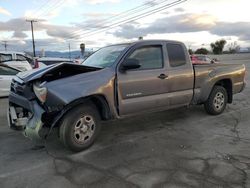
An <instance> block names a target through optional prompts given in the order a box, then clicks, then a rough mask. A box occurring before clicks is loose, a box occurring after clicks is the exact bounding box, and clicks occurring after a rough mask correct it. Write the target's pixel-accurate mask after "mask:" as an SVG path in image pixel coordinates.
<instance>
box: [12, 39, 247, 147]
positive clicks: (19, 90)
mask: <svg viewBox="0 0 250 188" xmlns="http://www.w3.org/2000/svg"><path fill="white" fill-rule="evenodd" d="M245 72H246V69H245V66H244V65H238V64H230V65H227V64H206V65H192V63H191V61H190V58H189V55H188V52H187V49H186V47H185V45H184V44H183V43H181V42H177V41H164V40H150V41H146V40H144V41H137V42H133V43H126V44H117V45H112V46H107V47H104V48H101V49H100V50H98V51H97V52H95V53H94V54H92V55H91V56H90V57H89V58H87V59H86V60H85V61H84V62H83V65H77V64H68V63H60V64H56V65H54V66H49V67H45V68H43V69H38V70H37V71H33V72H30V73H29V74H27V73H19V74H18V75H17V77H16V78H15V79H14V80H13V82H12V87H11V93H10V96H9V109H10V110H9V122H10V123H9V125H10V127H12V128H16V127H23V128H24V134H25V135H26V136H27V137H29V138H31V139H33V140H38V139H41V138H45V136H47V135H49V133H50V131H51V130H52V129H53V128H54V127H59V130H60V131H59V132H60V133H59V135H60V139H61V141H62V143H63V144H64V145H65V146H66V147H68V148H70V149H71V150H73V151H81V150H83V149H85V148H87V147H89V146H90V145H91V144H93V142H94V141H95V139H96V138H97V135H98V133H99V131H100V128H101V121H104V120H111V119H118V118H124V117H127V116H133V115H135V114H139V113H146V112H148V113H151V112H154V111H162V110H167V109H173V108H177V107H180V106H189V105H195V104H197V105H200V104H204V107H205V110H206V111H207V113H209V114H212V115H218V114H221V113H222V112H223V111H224V109H225V107H226V105H227V103H232V101H233V95H234V94H236V93H239V92H241V91H242V90H243V89H244V86H245V81H244V77H245ZM17 109H18V111H17ZM47 128H49V130H50V131H48V132H47V131H46V130H47Z"/></svg>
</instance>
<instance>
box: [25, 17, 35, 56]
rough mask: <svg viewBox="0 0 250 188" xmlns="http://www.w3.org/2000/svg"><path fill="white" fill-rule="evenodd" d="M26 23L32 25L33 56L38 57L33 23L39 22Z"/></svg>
mask: <svg viewBox="0 0 250 188" xmlns="http://www.w3.org/2000/svg"><path fill="white" fill-rule="evenodd" d="M26 22H30V25H31V32H32V44H33V56H34V57H36V48H35V40H34V31H33V23H34V22H37V20H26Z"/></svg>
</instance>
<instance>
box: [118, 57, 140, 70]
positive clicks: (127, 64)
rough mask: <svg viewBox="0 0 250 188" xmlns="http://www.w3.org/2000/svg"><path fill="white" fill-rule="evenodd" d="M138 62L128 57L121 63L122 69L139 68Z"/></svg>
mask: <svg viewBox="0 0 250 188" xmlns="http://www.w3.org/2000/svg"><path fill="white" fill-rule="evenodd" d="M140 67H141V65H140V62H139V61H138V60H137V59H133V58H128V59H125V60H124V62H123V63H122V68H123V70H129V69H137V68H140Z"/></svg>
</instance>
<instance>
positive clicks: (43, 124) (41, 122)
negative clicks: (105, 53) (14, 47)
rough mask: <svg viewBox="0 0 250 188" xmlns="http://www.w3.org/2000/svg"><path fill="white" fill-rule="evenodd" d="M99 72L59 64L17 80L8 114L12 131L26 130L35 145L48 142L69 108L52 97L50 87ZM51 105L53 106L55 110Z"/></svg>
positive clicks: (10, 99)
mask: <svg viewBox="0 0 250 188" xmlns="http://www.w3.org/2000/svg"><path fill="white" fill-rule="evenodd" d="M95 70H97V69H95V68H91V67H84V66H75V65H69V64H59V65H56V66H54V67H48V68H46V69H44V70H38V71H37V72H34V71H31V72H30V73H28V72H27V73H24V74H23V73H22V74H20V75H18V76H17V77H15V78H14V79H13V80H12V83H11V91H10V95H9V109H8V113H7V116H8V117H7V118H8V123H9V126H10V128H12V129H15V130H23V133H24V135H25V136H26V137H28V138H30V139H32V140H34V141H40V140H41V139H44V138H45V137H46V136H47V135H48V133H49V131H50V130H51V129H52V128H53V127H54V125H55V123H56V122H57V121H58V120H59V118H60V117H61V112H62V111H61V110H62V109H63V107H64V105H66V104H63V103H62V102H61V101H58V100H57V99H56V98H55V96H53V97H51V95H50V94H49V91H48V89H47V87H46V85H47V83H48V82H52V81H54V80H57V79H61V78H65V77H69V76H74V75H77V74H81V73H84V72H91V71H95ZM25 74H26V75H25ZM48 101H49V103H48ZM51 101H53V102H51ZM50 103H53V108H52V107H51V105H50Z"/></svg>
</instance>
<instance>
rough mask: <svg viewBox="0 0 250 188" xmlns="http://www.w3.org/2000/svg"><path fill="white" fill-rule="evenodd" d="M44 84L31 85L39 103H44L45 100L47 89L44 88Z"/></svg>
mask: <svg viewBox="0 0 250 188" xmlns="http://www.w3.org/2000/svg"><path fill="white" fill-rule="evenodd" d="M45 84H46V82H43V83H40V82H36V83H34V84H33V91H34V93H35V95H36V97H37V98H38V99H39V101H40V102H41V103H44V102H45V101H46V98H47V88H46V87H45V86H44V85H45Z"/></svg>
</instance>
